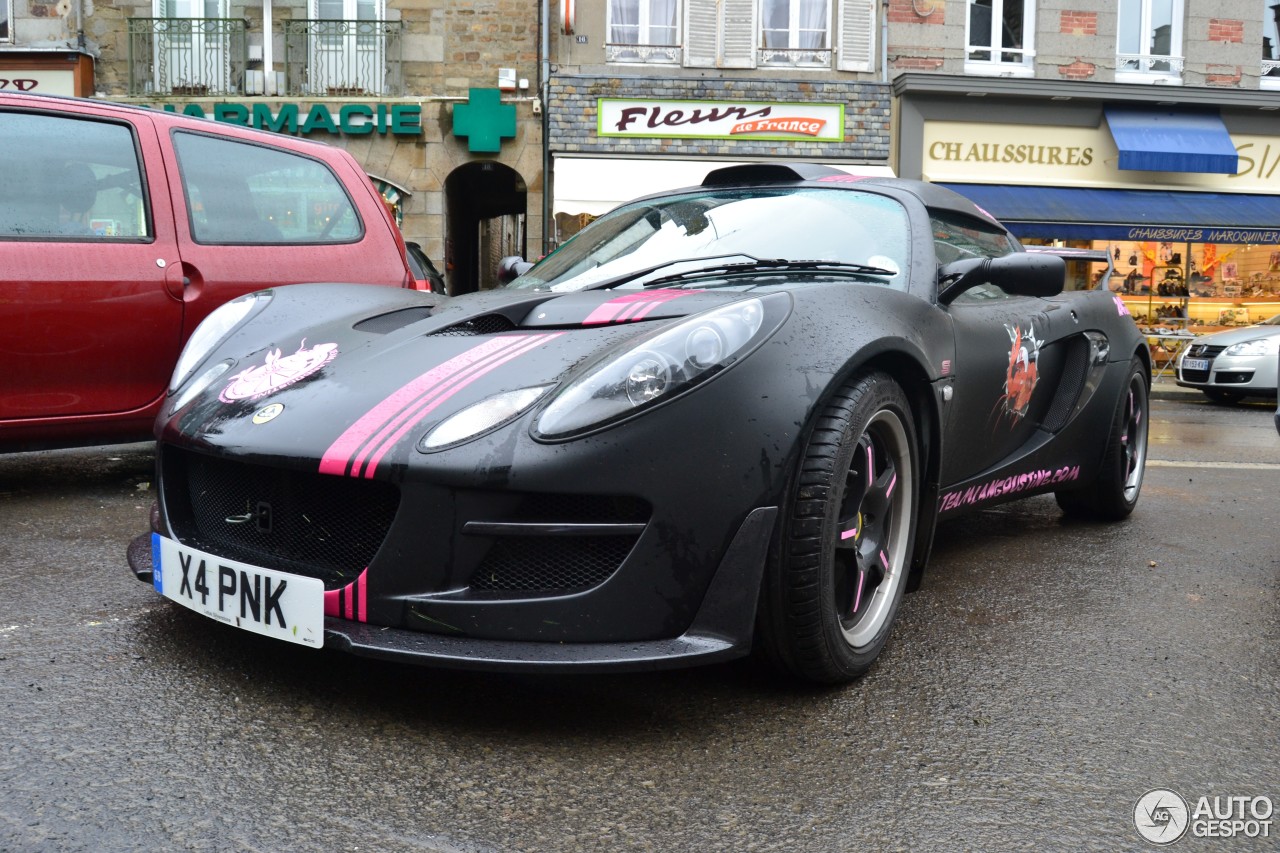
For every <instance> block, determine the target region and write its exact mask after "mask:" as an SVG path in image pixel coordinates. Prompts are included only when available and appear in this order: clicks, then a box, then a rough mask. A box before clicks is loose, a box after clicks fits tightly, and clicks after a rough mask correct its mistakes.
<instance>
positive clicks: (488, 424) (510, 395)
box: [418, 385, 551, 451]
mask: <svg viewBox="0 0 1280 853" xmlns="http://www.w3.org/2000/svg"><path fill="white" fill-rule="evenodd" d="M549 388H551V386H550V385H539V386H536V387H532V388H521V389H519V390H517V391H507V392H505V393H502V394H495V395H494V396H492V397H489V398H487V399H484V400H481V401H480V402H479V403H474V404H472V405H470V406H468V407H467V408H465V409H463V410H462V411H460V412H458V413H457V414H456V415H451V416H450V417H448V418H445V419H444V420H443V421H441V422H440V423H439V424H437V425H436V428H435V429H433V430H431V432H429V433H427V434H426V436H425V437H424V438H423V439H422V441H420V442H418V449H419V450H423V451H430V450H439V449H440V448H442V447H447V446H449V445H450V444H457V443H458V442H460V441H465V440H467V439H468V438H472V437H474V436H477V435H480V434H481V433H483V432H487V431H489V430H491V429H493V428H495V427H498V426H501V425H502V424H504V423H506V422H508V421H510V420H512V419H514V418H516V417H518V416H519V415H521V414H522V413H523V412H525V411H526V410H528V408H529V407H530V406H532V405H533V404H534V403H536V402H537V401H538V398H539V397H541V396H542V395H543V394H544V393H546V391H547V389H549Z"/></svg>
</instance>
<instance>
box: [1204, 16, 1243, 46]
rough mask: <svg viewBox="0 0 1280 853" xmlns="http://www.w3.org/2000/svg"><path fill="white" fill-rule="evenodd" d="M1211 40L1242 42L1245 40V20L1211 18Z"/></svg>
mask: <svg viewBox="0 0 1280 853" xmlns="http://www.w3.org/2000/svg"><path fill="white" fill-rule="evenodd" d="M1209 41H1225V42H1233V43H1237V44H1238V43H1240V42H1243V41H1244V21H1231V20H1227V19H1225V18H1210V19H1209Z"/></svg>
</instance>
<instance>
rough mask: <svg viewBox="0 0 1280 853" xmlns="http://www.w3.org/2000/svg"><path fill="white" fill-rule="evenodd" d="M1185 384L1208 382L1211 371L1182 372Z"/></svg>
mask: <svg viewBox="0 0 1280 853" xmlns="http://www.w3.org/2000/svg"><path fill="white" fill-rule="evenodd" d="M1182 381H1183V382H1208V381H1209V371H1207V370H1184V371H1182Z"/></svg>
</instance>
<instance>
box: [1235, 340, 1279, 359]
mask: <svg viewBox="0 0 1280 853" xmlns="http://www.w3.org/2000/svg"><path fill="white" fill-rule="evenodd" d="M1226 354H1227V355H1276V354H1280V337H1270V338H1258V339H1257V340H1255V341H1245V342H1244V343H1242V344H1233V345H1232V346H1229V347H1227V352H1226Z"/></svg>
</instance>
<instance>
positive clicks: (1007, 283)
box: [938, 252, 1067, 305]
mask: <svg viewBox="0 0 1280 853" xmlns="http://www.w3.org/2000/svg"><path fill="white" fill-rule="evenodd" d="M1066 281H1067V265H1066V263H1065V262H1064V261H1063V260H1062V258H1060V257H1057V256H1056V255H1037V254H1031V253H1030V252H1014V253H1013V254H1011V255H1004V256H1003V257H999V258H965V259H964V260H960V261H953V262H951V263H949V264H946V265H945V266H943V267H942V268H941V269H939V270H938V302H939V303H940V304H942V305H949V304H951V302H953V301H954V300H955V298H956V297H957V296H959V295H960V294H962V293H964V292H965V291H966V290H969V289H970V288H973V287H977V286H978V285H980V284H994V285H995V286H996V287H998V288H1000V289H1001V290H1003V291H1004V292H1005V293H1008V294H1010V295H1012V296H1042V297H1043V296H1057V295H1058V294H1059V293H1061V292H1062V289H1063V287H1064V286H1065V285H1066Z"/></svg>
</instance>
